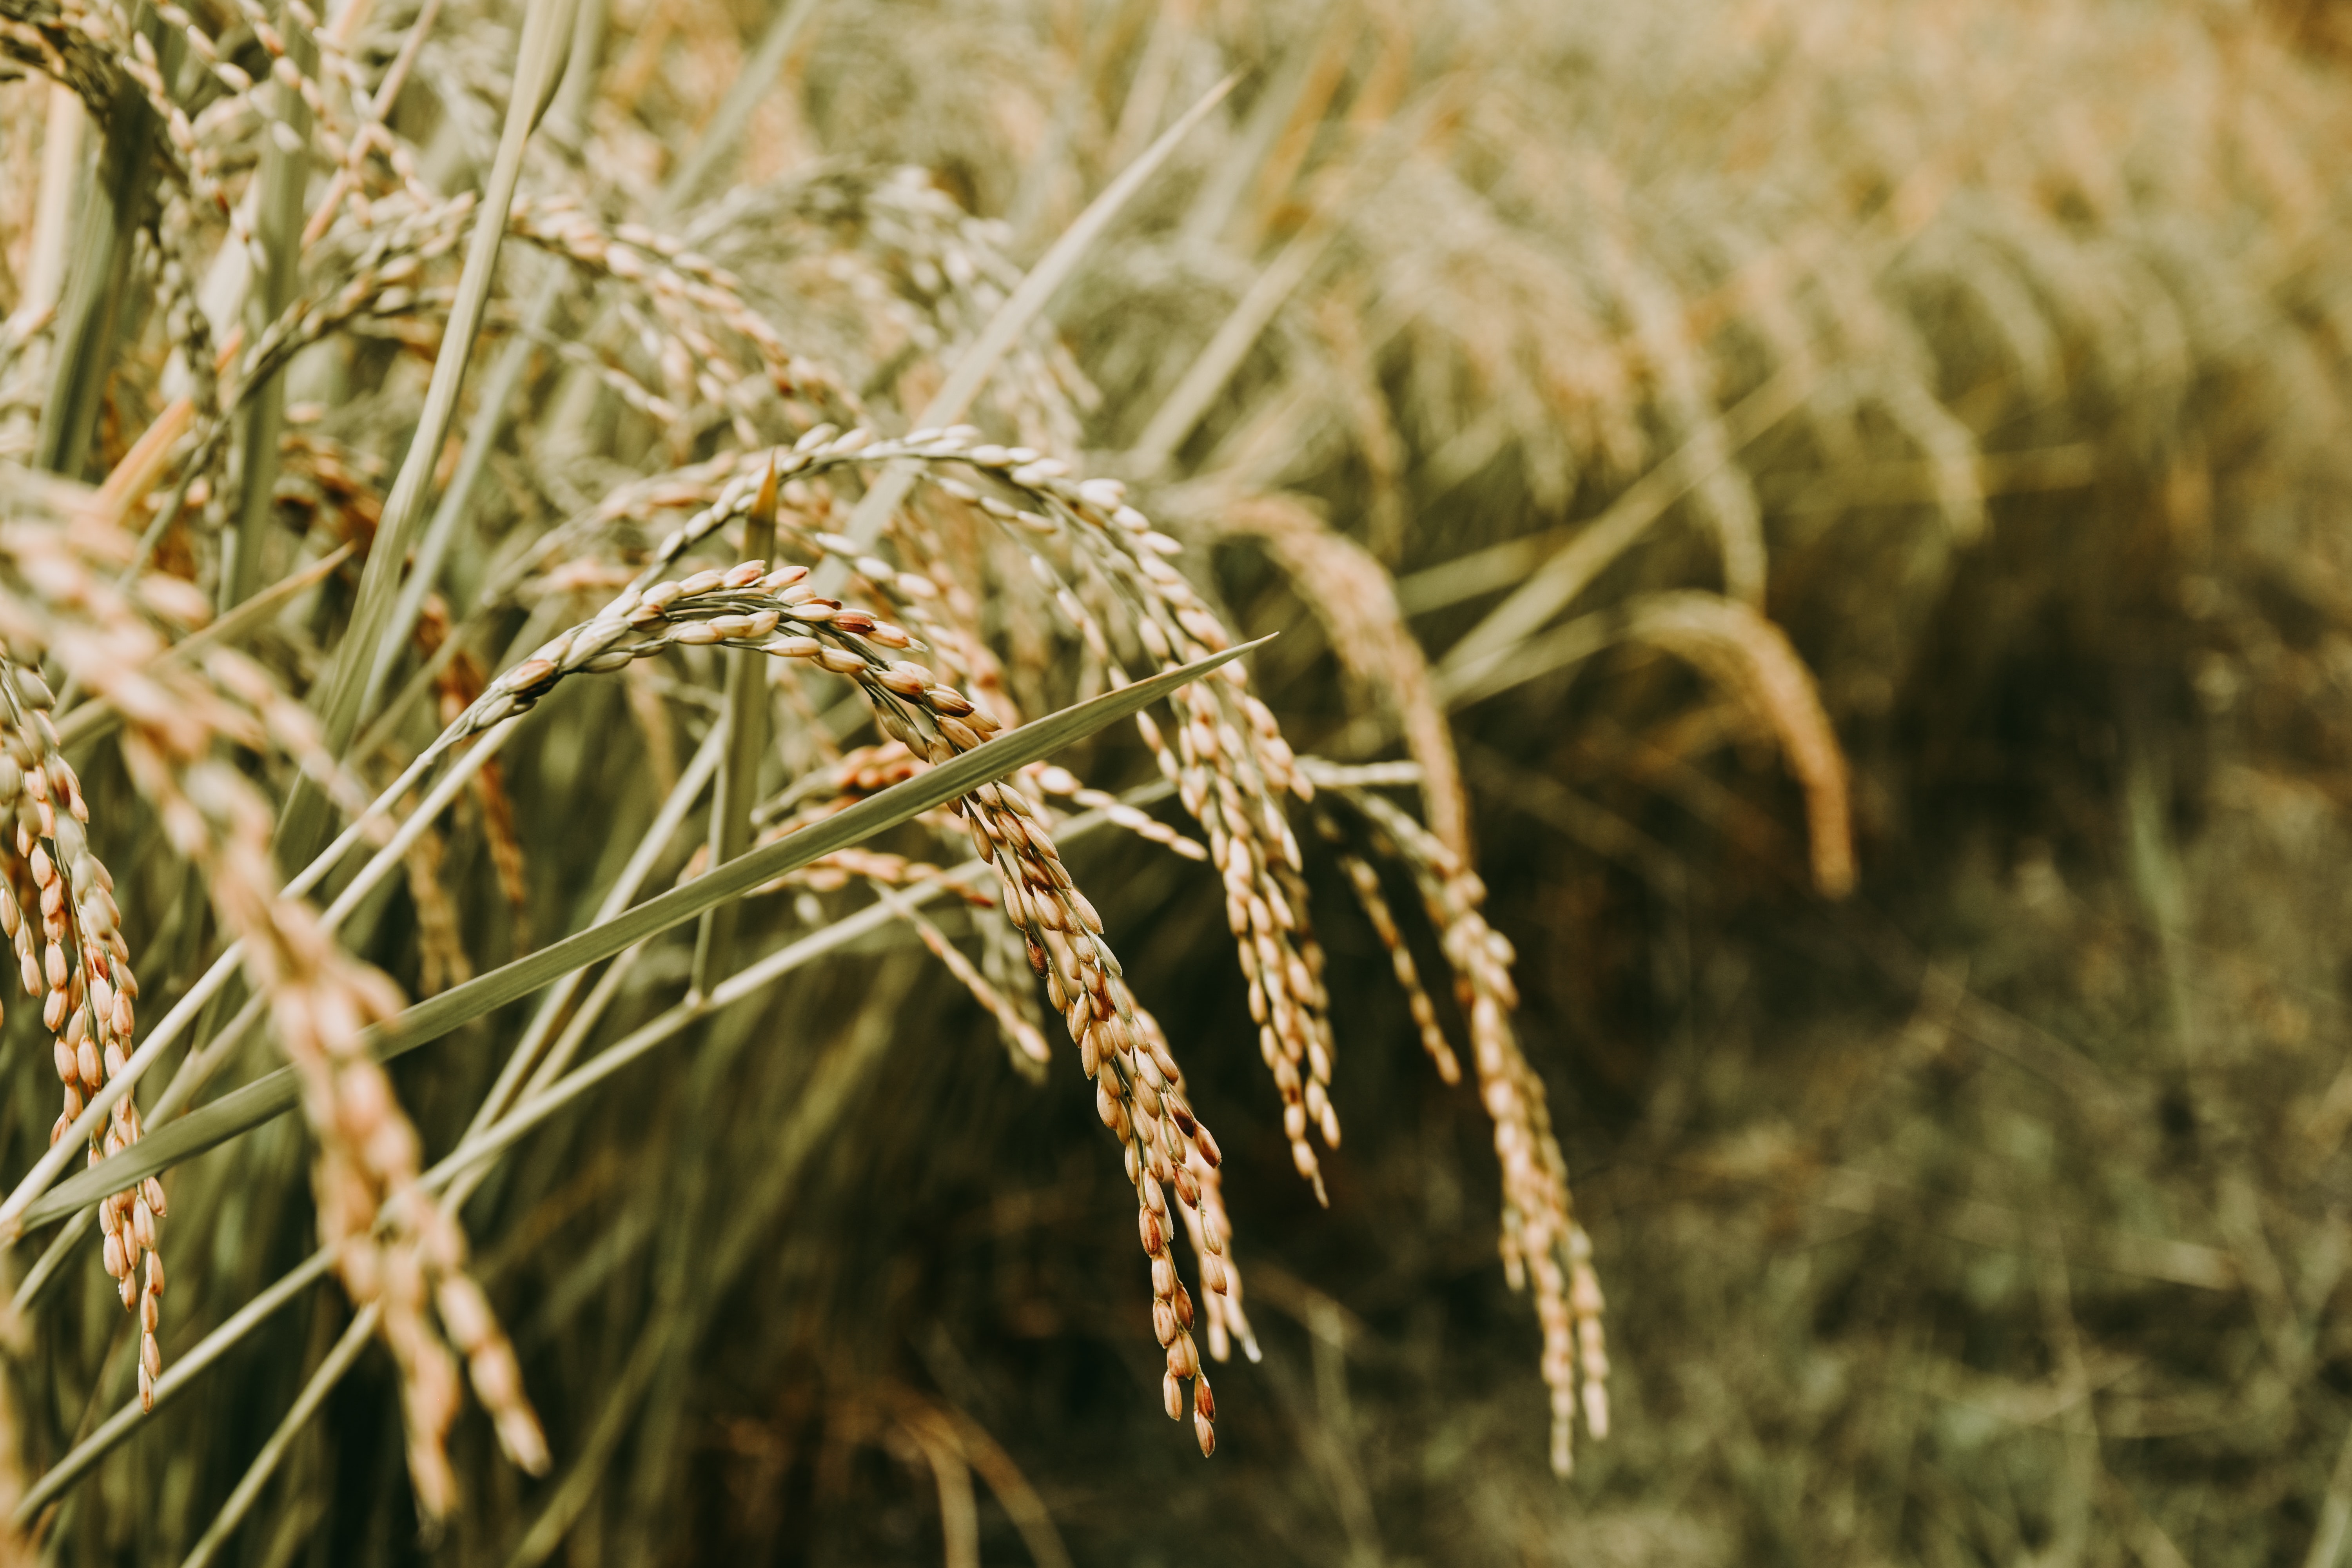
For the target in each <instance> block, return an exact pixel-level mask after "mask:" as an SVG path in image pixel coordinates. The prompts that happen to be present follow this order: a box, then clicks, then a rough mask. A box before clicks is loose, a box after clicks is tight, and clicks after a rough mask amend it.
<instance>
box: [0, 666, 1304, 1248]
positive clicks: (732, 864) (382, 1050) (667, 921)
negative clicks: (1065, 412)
mask: <svg viewBox="0 0 2352 1568" xmlns="http://www.w3.org/2000/svg"><path fill="white" fill-rule="evenodd" d="M1267 640H1269V639H1266V638H1260V639H1259V640H1258V642H1250V643H1243V644H1241V645H1240V646H1238V647H1231V648H1227V649H1226V650H1225V651H1224V652H1223V653H1219V654H1212V655H1211V656H1210V657H1208V658H1202V659H1197V660H1195V661H1194V662H1192V663H1191V664H1188V665H1184V666H1181V668H1175V669H1170V670H1163V671H1162V672H1161V673H1160V674H1158V675H1155V676H1153V677H1151V679H1149V680H1139V681H1137V682H1136V683H1135V684H1133V685H1132V686H1126V687H1121V688H1120V689H1118V690H1116V691H1107V692H1105V693H1103V694H1102V695H1101V696H1099V697H1097V698H1095V699H1093V700H1090V701H1087V702H1081V703H1078V704H1077V705H1076V706H1075V707H1071V708H1066V709H1064V710H1062V711H1060V712H1058V713H1055V714H1051V715H1049V716H1047V717H1045V718H1043V719H1039V720H1037V721H1034V723H1028V724H1024V725H1022V726H1021V727H1020V728H1018V729H1015V730H1008V731H1005V732H1004V733H1003V734H1002V735H999V736H998V737H997V738H996V739H995V740H993V741H991V742H988V743H987V744H986V745H984V746H981V747H978V748H976V749H975V750H972V751H969V752H965V753H964V754H963V755H961V756H960V757H958V758H956V759H955V760H954V761H953V762H950V763H942V764H941V765H940V766H938V767H935V768H929V769H926V770H925V771H924V772H922V773H917V774H916V775H915V776H914V777H913V778H910V779H908V780H907V781H906V782H905V783H903V784H894V785H892V786H891V787H890V788H888V789H887V790H884V791H883V792H882V793H881V794H879V795H874V796H871V797H870V798H868V799H866V800H863V801H860V802H859V803H858V804H857V805H853V806H851V807H850V808H849V809H848V810H846V811H844V812H840V813H838V814H836V815H835V816H829V817H826V818H825V819H824V821H822V822H817V823H812V824H811V825H810V826H806V827H804V828H802V829H801V830H800V831H799V832H797V833H793V834H790V835H788V836H786V837H782V838H780V839H778V840H777V841H776V842H775V843H773V844H768V845H762V846H761V847H759V848H757V849H754V850H751V852H750V853H749V854H746V855H743V856H741V857H740V858H737V859H734V860H730V861H729V862H728V863H727V864H725V865H723V866H719V867H717V868H713V869H712V870H710V871H709V872H707V873H705V874H704V875H703V876H700V877H698V878H696V879H694V880H693V881H691V882H688V883H686V884H685V885H684V886H682V887H677V888H673V889H670V890H669V891H668V892H667V893H664V894H662V895H661V896H660V897H658V898H655V899H649V900H646V902H644V903H642V904H639V905H638V906H636V907H635V909H632V910H625V911H624V912H623V913H621V914H619V915H616V916H615V917H614V918H613V919H611V920H609V921H601V922H599V923H598V924H595V925H593V926H590V927H589V928H587V929H586V930H585V931H578V932H575V933H574V934H572V935H571V936H568V937H565V938H564V939H563V940H562V941H561V942H552V943H550V944H549V945H548V946H546V947H543V948H541V949H540V950H539V951H538V952H533V953H529V954H526V955H525V956H523V957H521V958H519V959H516V960H515V961H514V962H513V963H509V964H507V965H506V966H505V967H503V968H500V969H494V970H492V971H491V972H490V973H488V974H484V975H480V976H478V977H477V978H475V979H473V980H469V981H467V983H466V984H462V985H458V986H455V987H453V988H451V989H450V990H447V991H444V992H443V993H441V994H439V995H438V996H434V997H430V998H428V999H426V1000H425V1001H423V1002H419V1003H418V1004H416V1005H415V1006H413V1007H410V1008H408V1009H407V1010H406V1011H404V1012H403V1013H402V1014H401V1015H400V1016H398V1017H396V1018H393V1019H391V1020H389V1021H387V1022H385V1023H383V1024H380V1025H378V1026H375V1027H374V1028H372V1029H370V1030H369V1031H368V1032H367V1048H368V1050H369V1052H370V1054H372V1055H373V1056H374V1057H375V1058H377V1059H378V1060H389V1059H390V1058H394V1057H397V1056H401V1055H404V1054H405V1053H406V1052H409V1051H412V1050H415V1048H416V1047H419V1046H422V1045H425V1044H427V1043H429V1042H430V1041H433V1040H436V1039H439V1038H440V1037H442V1036H443V1035H446V1034H447V1033H449V1031H451V1030H452V1029H456V1028H458V1027H460V1026H464V1025H466V1024H469V1023H471V1022H473V1021H474V1020H475V1019H477V1018H479V1017H482V1016H485V1015H486V1014H488V1013H491V1012H494V1011H496V1010H497V1009H499V1008H500V1007H502V1006H504V1005H507V1004H508V1003H509V1002H513V1001H517V1000H519V999H520V998H521V997H524V996H528V995H530V994H531V993H532V992H534V991H536V990H538V989H539V988H540V987H541V986H542V985H545V984H549V983H550V982H551V981H553V980H555V979H556V978H557V977H559V976H561V975H562V974H565V973H569V972H571V971H572V970H574V969H578V968H581V967H582V966H583V965H585V964H590V963H598V962H600V961H602V960H604V959H607V958H610V957H612V956H613V955H614V953H616V952H620V951H621V950H622V949H623V948H625V947H629V946H632V945H633V944H635V943H636V942H642V941H644V940H645V939H646V937H649V936H653V935H655V934H656V933H657V932H659V931H667V930H668V929H669V928H670V927H672V926H675V925H678V924H681V923H683V922H685V921H690V920H692V919H694V918H695V917H696V916H697V915H699V914H700V913H702V911H703V910H707V909H710V908H712V907H714V906H715V905H718V904H719V903H721V902H723V901H725V900H729V899H734V898H740V897H741V896H742V895H743V894H745V893H748V892H750V891H751V889H754V888H756V887H758V886H760V885H761V883H763V882H767V881H772V880H773V879H775V878H777V877H781V876H782V875H783V874H784V873H785V872H787V871H791V870H793V869H795V868H799V867H802V866H805V865H807V864H808V863H809V862H810V861H812V860H815V859H817V858H821V857H823V856H826V855H831V854H833V853H835V851H836V850H841V849H846V848H849V847H852V846H853V845H856V844H858V843H861V842H863V841H864V840H866V839H867V838H870V837H873V836H874V835H876V834H877V833H880V832H882V831H884V830H885V829H887V828H891V827H895V826H898V824H900V823H902V822H905V821H907V820H908V819H909V818H911V817H914V816H920V815H921V814H922V813H924V812H926V811H929V810H930V809H931V808H932V807H933V806H937V805H945V804H946V803H947V802H949V801H950V800H953V799H955V798H956V797H957V796H959V795H968V794H970V793H971V791H972V790H973V789H976V788H978V787H979V786H980V785H981V784H986V783H988V782H989V781H990V780H992V779H998V778H1003V776H1004V775H1005V774H1007V773H1013V772H1014V771H1016V770H1018V769H1020V768H1023V767H1026V766H1027V765H1028V764H1029V763H1034V762H1036V761H1039V760H1040V759H1042V758H1045V757H1047V756H1050V755H1052V754H1053V753H1054V752H1057V751H1059V750H1061V749H1062V748H1063V747H1065V746H1067V745H1070V744H1072V743H1074V742H1078V741H1082V740H1084V739H1086V737H1087V736H1088V735H1091V734H1093V733H1094V732H1095V731H1097V730H1100V729H1102V728H1103V727H1104V726H1106V725H1108V724H1112V723H1116V722H1117V721H1119V720H1121V719H1124V718H1126V717H1128V716H1129V714H1132V713H1134V712H1136V711H1138V710H1140V709H1142V708H1143V707H1144V706H1146V705H1147V704H1149V703H1151V702H1154V701H1157V700H1159V699H1160V698H1162V697H1164V696H1166V695H1168V694H1169V693H1170V692H1171V691H1174V690H1176V689H1178V688H1179V687H1181V686H1184V685H1186V684H1188V683H1189V682H1192V681H1194V680H1197V679H1200V678H1201V677H1202V676H1203V675H1206V674H1208V673H1209V672H1210V671H1211V670H1213V669H1214V668H1217V667H1218V666H1219V665H1222V664H1224V663H1226V662H1228V661H1229V660H1232V659H1234V658H1239V657H1240V656H1241V655H1242V654H1244V653H1247V652H1248V651H1249V650H1250V649H1252V648H1254V647H1258V646H1260V644H1261V643H1263V642H1265V641H1267ZM299 1093H300V1090H299V1087H298V1086H297V1084H296V1081H295V1078H294V1072H293V1069H292V1068H279V1069H278V1071H276V1072H274V1073H271V1074H270V1075H268V1077H267V1078H262V1079H256V1080H255V1081H253V1082H252V1083H249V1084H247V1085H246V1086H245V1087H244V1088H242V1089H236V1090H235V1091H233V1092H232V1093H229V1094H226V1095H223V1096H222V1097H221V1098H220V1099H218V1100H214V1101H213V1102H212V1103H211V1104H209V1105H206V1106H205V1107H203V1108H202V1109H201V1110H194V1111H191V1112H189V1113H188V1114H187V1115H186V1116H184V1117H182V1118H181V1119H180V1120H179V1121H174V1122H173V1123H171V1124H170V1125H169V1126H166V1127H163V1128H160V1129H157V1130H155V1131H151V1132H150V1133H148V1135H147V1136H146V1137H144V1138H142V1139H141V1140H140V1141H139V1142H137V1143H134V1144H132V1145H131V1147H130V1148H128V1149H126V1150H124V1151H123V1152H121V1153H120V1154H117V1155H115V1156H114V1157H113V1158H111V1159H110V1160H108V1161H106V1162H105V1163H102V1164H99V1165H96V1166H93V1167H91V1168H90V1169H89V1170H87V1171H85V1172H83V1173H80V1174H79V1175H77V1176H75V1177H73V1178H71V1179H70V1180H68V1181H65V1182H61V1183H59V1184H58V1185H57V1186H56V1187H53V1188H51V1189H50V1191H49V1192H48V1193H47V1195H45V1196H44V1197H42V1198H41V1199H40V1201H39V1202H37V1203H36V1204H34V1205H32V1206H31V1207H30V1208H28V1209H26V1211H25V1215H24V1219H23V1222H22V1228H23V1229H24V1230H26V1231H29V1230H33V1229H35V1228H37V1227H38V1226H44V1225H48V1224H52V1223H54V1222H56V1221H58V1220H61V1219H64V1218H65V1217H66V1216H67V1215H70V1214H72V1213H74V1212H75V1211H76V1210H77V1209H79V1208H80V1207H81V1206H82V1205H85V1204H89V1203H91V1202H94V1201H96V1200H97V1199H99V1198H100V1197H103V1196H104V1195H106V1194H109V1193H119V1192H121V1191H122V1190H123V1189H124V1188H126V1187H128V1186H130V1185H131V1184H133V1183H136V1182H138V1181H141V1180H142V1179H143V1178H145V1177H148V1176H152V1175H154V1174H155V1173H158V1172H160V1171H163V1170H166V1169H168V1168H170V1167H171V1166H173V1165H176V1164H178V1163H181V1162H182V1161H184V1160H187V1159H190V1158H192V1157H193V1156H194V1155H197V1154H200V1153H202V1152H205V1150H207V1149H210V1148H212V1147H214V1146H215V1144H219V1143H223V1142H226V1141H227V1140H229V1139H231V1138H234V1137H236V1135H237V1134H238V1133H240V1132H244V1131H247V1130H249V1129H251V1128H254V1127H257V1126H259V1125H260V1124H261V1123H263V1122H265V1121H268V1120H270V1119H271V1118H272V1117H275V1116H278V1115H279V1114H281V1113H282V1112H284V1111H286V1110H289V1109H290V1108H291V1107H292V1106H293V1105H294V1104H295V1102H296V1100H297V1099H298V1098H299Z"/></svg>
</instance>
